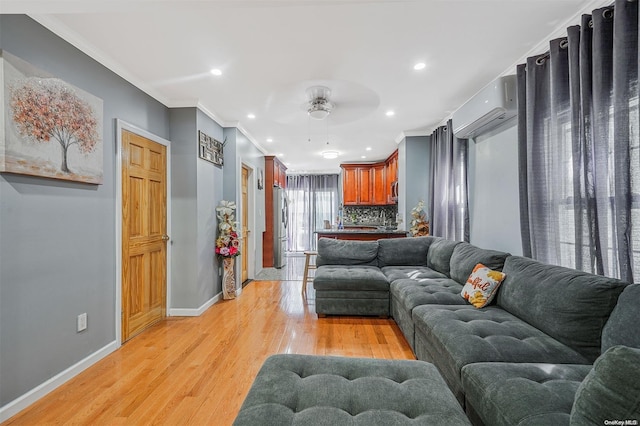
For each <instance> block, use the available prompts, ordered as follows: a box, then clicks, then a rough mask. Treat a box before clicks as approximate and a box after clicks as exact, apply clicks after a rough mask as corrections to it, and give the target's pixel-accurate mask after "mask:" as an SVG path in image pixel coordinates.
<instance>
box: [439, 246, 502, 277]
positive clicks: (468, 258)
mask: <svg viewBox="0 0 640 426" xmlns="http://www.w3.org/2000/svg"><path fill="white" fill-rule="evenodd" d="M507 256H509V253H504V252H501V251H496V250H486V249H482V248H479V247H476V246H474V245H471V244H469V243H467V242H461V243H460V244H457V245H456V246H455V248H454V249H453V253H452V254H451V260H450V263H451V265H450V269H451V272H450V273H449V276H451V278H453V279H454V280H456V281H458V282H459V283H460V284H463V285H464V283H465V282H466V281H467V278H469V275H470V274H471V271H473V268H475V267H476V265H477V264H478V263H482V264H483V265H485V266H486V267H487V268H489V269H494V270H496V271H502V267H503V266H504V261H505V259H506V258H507Z"/></svg>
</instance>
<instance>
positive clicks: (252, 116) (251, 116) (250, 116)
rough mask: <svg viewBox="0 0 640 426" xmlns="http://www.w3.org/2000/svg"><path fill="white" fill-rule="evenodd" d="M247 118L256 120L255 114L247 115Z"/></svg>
mask: <svg viewBox="0 0 640 426" xmlns="http://www.w3.org/2000/svg"><path fill="white" fill-rule="evenodd" d="M247 118H250V119H252V120H253V119H254V118H256V116H255V114H247Z"/></svg>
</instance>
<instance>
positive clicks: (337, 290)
mask: <svg viewBox="0 0 640 426" xmlns="http://www.w3.org/2000/svg"><path fill="white" fill-rule="evenodd" d="M313 288H314V289H315V291H316V313H317V314H318V316H320V317H322V316H325V315H376V316H382V317H388V316H389V281H388V280H387V277H385V275H384V274H383V273H382V271H380V268H378V267H376V266H365V265H353V266H352V265H325V266H320V267H318V269H317V270H316V276H315V278H314V279H313Z"/></svg>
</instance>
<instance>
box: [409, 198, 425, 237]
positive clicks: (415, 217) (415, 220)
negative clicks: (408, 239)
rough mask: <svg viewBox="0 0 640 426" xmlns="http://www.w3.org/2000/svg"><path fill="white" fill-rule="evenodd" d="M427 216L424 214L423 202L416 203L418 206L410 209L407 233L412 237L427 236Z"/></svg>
mask: <svg viewBox="0 0 640 426" xmlns="http://www.w3.org/2000/svg"><path fill="white" fill-rule="evenodd" d="M426 218H427V214H426V213H425V212H424V201H422V200H420V201H418V204H417V205H416V206H415V207H414V208H412V209H411V228H410V229H409V232H411V235H412V236H414V237H421V236H425V235H429V222H428V221H427V220H426Z"/></svg>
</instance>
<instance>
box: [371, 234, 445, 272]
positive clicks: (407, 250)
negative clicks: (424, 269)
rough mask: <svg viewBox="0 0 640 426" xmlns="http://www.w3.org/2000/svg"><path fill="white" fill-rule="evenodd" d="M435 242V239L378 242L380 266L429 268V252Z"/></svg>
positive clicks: (413, 238)
mask: <svg viewBox="0 0 640 426" xmlns="http://www.w3.org/2000/svg"><path fill="white" fill-rule="evenodd" d="M434 240H435V238H434V237H409V238H387V239H382V240H378V265H379V266H380V267H383V266H389V265H397V266H401V265H405V266H427V252H428V251H429V246H431V243H432V242H433V241H434Z"/></svg>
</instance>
